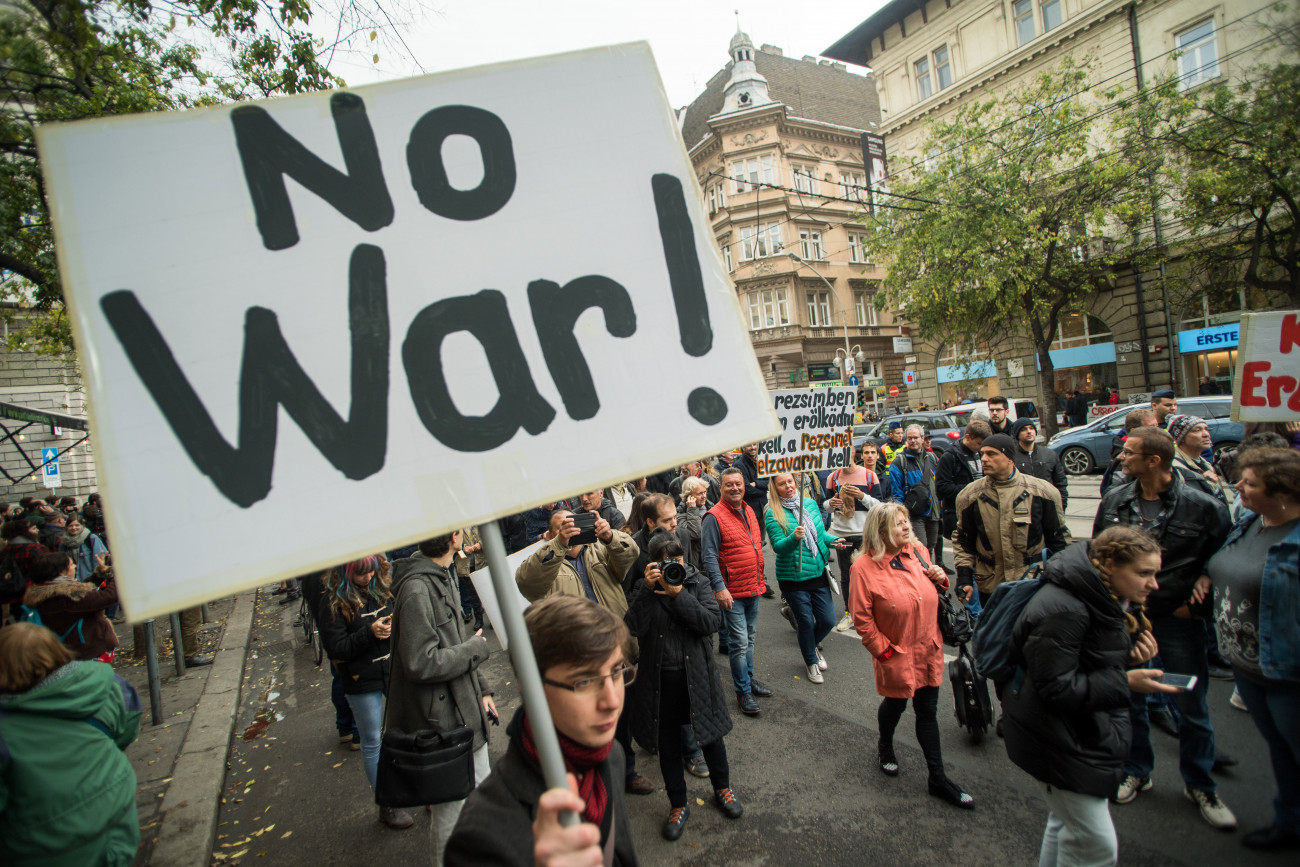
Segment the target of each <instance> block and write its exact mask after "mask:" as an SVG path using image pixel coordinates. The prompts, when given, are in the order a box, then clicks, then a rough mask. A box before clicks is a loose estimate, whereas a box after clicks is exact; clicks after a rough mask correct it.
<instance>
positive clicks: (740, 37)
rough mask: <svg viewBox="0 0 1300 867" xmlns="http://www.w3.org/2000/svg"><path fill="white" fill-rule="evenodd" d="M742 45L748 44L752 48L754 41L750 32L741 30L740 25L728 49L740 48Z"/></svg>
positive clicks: (730, 50) (729, 50)
mask: <svg viewBox="0 0 1300 867" xmlns="http://www.w3.org/2000/svg"><path fill="white" fill-rule="evenodd" d="M742 45H747V46H749V47H750V48H753V47H754V42H753V40H751V39H750V38H749V34H748V33H746V32H745V31H743V30H741V29H740V28H739V27H737V28H736V35H735V36H733V37H731V44H730V45H729V46H727V51H728V52H732V51H735V50H736V49H737V48H740V47H741V46H742Z"/></svg>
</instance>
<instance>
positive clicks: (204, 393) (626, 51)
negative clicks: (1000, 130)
mask: <svg viewBox="0 0 1300 867" xmlns="http://www.w3.org/2000/svg"><path fill="white" fill-rule="evenodd" d="M38 139H39V143H40V150H41V157H42V164H43V167H44V171H45V173H46V183H47V187H48V189H49V191H50V197H51V213H52V214H53V217H54V222H55V228H56V230H57V231H56V235H57V237H58V240H59V247H58V252H59V264H60V270H61V274H62V278H63V286H64V289H65V293H66V296H67V301H68V307H69V311H70V313H71V322H72V328H73V333H74V336H75V338H76V343H77V348H78V350H79V352H80V358H81V361H82V363H83V369H84V372H85V377H86V382H87V386H88V388H89V391H90V397H91V400H90V401H89V408H90V416H91V422H92V425H91V426H92V429H93V430H94V433H95V436H94V440H93V441H94V447H95V457H96V464H97V466H98V470H99V474H100V479H101V482H102V487H103V489H104V490H105V493H106V498H105V499H106V501H107V504H108V506H107V509H106V514H107V517H108V521H109V524H110V529H111V533H112V539H113V558H114V565H115V568H116V569H117V573H118V576H119V579H120V581H121V594H122V598H123V602H124V604H125V605H126V608H127V612H128V613H129V614H130V615H131V616H132V617H133V618H137V619H138V618H140V617H145V616H151V615H155V614H160V613H163V612H166V611H172V610H176V609H178V608H181V607H183V606H185V605H191V604H194V603H196V602H198V601H201V600H204V599H208V598H213V597H216V596H222V595H226V594H229V593H232V592H234V591H237V590H240V589H244V588H248V587H253V586H256V585H258V584H262V583H265V582H267V581H270V580H274V579H276V578H281V577H287V576H293V575H299V574H304V573H307V572H311V571H316V570H319V569H322V568H325V567H328V566H330V565H332V564H336V563H339V562H342V561H346V560H349V559H352V558H355V557H358V556H360V555H364V554H368V553H372V552H375V551H381V550H385V549H390V548H393V547H396V546H398V545H400V544H404V543H410V542H413V541H416V540H419V539H424V538H429V537H431V536H435V535H438V534H441V533H444V532H449V531H450V530H451V529H453V528H455V527H462V526H465V525H467V524H473V523H481V522H484V521H489V520H492V519H495V518H497V517H500V516H504V515H509V514H513V513H517V512H520V511H522V510H524V509H525V508H528V507H530V506H535V505H540V504H543V503H547V502H551V501H554V500H556V499H557V498H558V497H562V496H568V495H572V494H577V493H580V492H584V491H592V490H595V489H596V488H599V487H602V486H603V485H606V484H608V483H610V482H613V481H617V480H621V479H629V478H638V477H640V476H643V475H645V474H646V473H648V472H653V471H658V470H662V469H666V468H668V467H674V466H677V465H679V464H680V463H681V461H682V460H684V459H685V458H687V457H690V456H695V455H699V454H707V453H711V452H712V453H716V452H720V451H723V450H725V449H728V448H731V447H732V446H734V445H735V444H736V443H738V442H746V441H750V442H752V441H757V440H760V439H763V438H765V437H770V436H772V434H773V432H774V431H775V430H776V429H777V427H776V419H775V416H774V415H773V413H772V412H771V410H770V408H769V404H768V401H767V397H766V395H767V392H766V389H765V388H764V383H763V380H762V377H761V374H760V372H759V370H758V366H757V363H756V362H755V360H754V356H753V350H752V347H751V344H750V341H749V339H748V337H747V335H746V333H745V331H744V330H743V326H742V322H741V319H740V315H739V310H738V307H737V303H736V299H735V294H734V291H733V290H732V288H731V284H730V282H729V280H728V279H727V272H726V270H725V268H724V266H723V264H722V262H721V259H720V257H719V255H718V251H717V247H716V245H715V243H714V238H713V233H712V229H711V227H710V225H709V222H708V219H707V217H706V216H705V214H704V210H703V208H702V207H701V203H700V199H699V193H698V188H697V185H696V180H695V171H694V169H693V168H692V166H691V163H690V160H689V158H688V156H687V154H686V151H685V148H684V146H683V144H682V141H681V136H680V132H679V130H678V127H677V124H676V121H675V119H674V115H673V111H672V107H671V106H670V105H669V103H668V100H667V97H666V95H665V94H664V91H663V87H662V84H661V83H660V81H659V78H658V74H657V71H656V70H655V66H654V60H653V58H652V56H651V54H650V49H649V47H648V46H646V45H645V44H642V43H637V44H632V45H624V46H614V47H610V48H603V49H595V50H590V51H580V52H575V53H572V54H566V55H559V56H556V57H550V58H539V59H535V60H528V61H521V62H518V63H510V64H500V65H495V66H486V67H482V68H479V69H470V70H460V71H456V72H450V73H445V74H440V75H434V76H428V77H423V78H416V79H409V80H404V81H395V82H389V83H385V84H378V85H373V86H368V87H361V88H356V89H353V90H348V91H339V92H333V93H316V94H305V95H300V96H294V97H289V98H286V99H276V100H270V101H266V102H253V103H239V104H235V105H223V106H214V107H209V108H203V109H197V110H193V111H188V112H175V113H157V114H142V115H132V116H124V117H114V118H104V119H96V120H88V121H80V122H77V123H71V124H53V125H47V126H43V127H42V128H41V129H40V130H38ZM647 359H654V370H655V377H654V379H655V401H654V405H653V411H651V407H649V406H648V405H647V404H646V401H645V391H644V388H643V387H642V384H643V383H644V382H645V371H646V360H647ZM633 419H635V420H638V421H637V422H636V423H630V421H629V420H633ZM651 420H652V421H653V423H641V421H645V422H649V421H651Z"/></svg>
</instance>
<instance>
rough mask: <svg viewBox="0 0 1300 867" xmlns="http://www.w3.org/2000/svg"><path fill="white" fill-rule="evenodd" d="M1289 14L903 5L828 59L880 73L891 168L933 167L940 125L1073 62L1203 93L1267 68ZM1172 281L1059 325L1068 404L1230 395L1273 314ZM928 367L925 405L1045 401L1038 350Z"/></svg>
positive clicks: (1257, 4) (1114, 3)
mask: <svg viewBox="0 0 1300 867" xmlns="http://www.w3.org/2000/svg"><path fill="white" fill-rule="evenodd" d="M1279 14H1285V13H1278V12H1276V11H1275V10H1274V9H1273V8H1272V7H1271V6H1270V4H1269V3H1267V2H1265V0H1233V2H1226V0H1217V2H1216V0H929V2H927V0H894V2H891V3H888V4H887V5H885V6H884V7H883V8H882V9H880V10H879V11H878V12H877V13H875V14H874V15H872V16H871V17H870V18H868V19H867V20H865V21H864V22H863V23H862V24H860V25H858V26H857V27H856V28H854V29H853V30H852V31H850V32H849V33H847V34H845V35H844V36H843V37H841V38H840V39H839V40H837V41H836V42H835V44H834V45H832V46H831V47H830V48H828V49H827V50H826V51H825V52H824V53H825V55H826V56H828V57H832V58H836V59H838V60H843V61H846V62H849V63H854V64H859V65H863V66H869V67H871V68H872V70H873V72H874V73H875V76H874V80H875V83H876V88H877V96H878V101H879V106H880V109H881V115H882V118H883V120H882V121H881V128H880V132H881V134H882V135H883V136H884V139H885V142H886V146H887V148H888V153H889V158H890V160H891V161H892V162H895V163H897V162H899V161H901V162H902V163H904V164H910V163H912V162H913V161H917V162H923V161H924V155H925V148H926V142H927V139H928V130H929V126H930V124H931V122H933V121H934V120H936V119H939V118H948V117H950V116H951V115H952V114H954V113H955V112H956V111H957V110H958V108H959V107H961V106H962V105H963V104H964V103H966V102H967V101H970V100H975V99H980V100H987V99H989V98H990V97H991V96H995V95H997V94H999V93H1002V92H1006V91H1007V90H1011V89H1014V88H1017V87H1019V86H1022V85H1025V84H1027V83H1028V82H1029V81H1031V80H1032V79H1033V78H1035V77H1036V76H1038V75H1040V74H1041V73H1043V72H1045V71H1048V70H1050V69H1052V68H1054V67H1056V66H1057V65H1058V64H1059V63H1060V62H1061V60H1062V59H1063V58H1064V57H1066V56H1073V57H1074V58H1076V59H1082V58H1084V57H1087V58H1090V59H1091V60H1092V62H1093V72H1094V76H1095V81H1097V82H1098V83H1104V84H1105V85H1106V86H1114V85H1118V84H1123V85H1126V86H1128V87H1130V88H1131V87H1134V86H1135V85H1138V84H1140V83H1143V82H1145V81H1149V80H1151V79H1153V78H1155V77H1158V76H1165V75H1169V74H1171V73H1173V74H1177V75H1178V76H1179V77H1180V79H1181V86H1183V87H1184V88H1190V87H1196V86H1197V85H1200V84H1202V83H1205V82H1210V81H1218V80H1223V79H1224V78H1230V77H1232V76H1234V75H1235V74H1237V73H1239V72H1240V71H1241V70H1242V69H1244V68H1246V67H1249V66H1251V65H1252V64H1254V63H1257V62H1259V60H1260V58H1261V55H1260V49H1261V47H1262V46H1263V45H1265V44H1266V43H1267V42H1268V41H1269V40H1270V39H1271V36H1270V34H1274V33H1276V28H1275V27H1271V26H1270V25H1271V24H1272V23H1273V22H1274V16H1275V15H1279ZM1139 76H1141V77H1140V78H1139ZM1166 240H1167V241H1169V240H1173V241H1175V242H1176V240H1177V239H1176V238H1174V239H1171V238H1169V237H1167V238H1166ZM1173 246H1176V243H1175V244H1174V245H1173ZM1167 279H1168V275H1167V274H1166V272H1165V271H1164V270H1163V269H1155V270H1152V271H1146V272H1141V273H1135V272H1129V273H1120V274H1118V275H1117V279H1116V282H1115V285H1114V286H1113V287H1112V288H1111V289H1110V290H1109V291H1102V292H1100V293H1098V294H1097V295H1096V297H1095V298H1094V299H1093V301H1092V302H1091V304H1090V305H1089V307H1088V309H1087V310H1084V311H1078V312H1074V313H1071V314H1069V315H1067V316H1065V317H1063V318H1062V319H1061V320H1060V322H1059V334H1058V337H1057V340H1056V343H1055V345H1054V347H1053V349H1052V352H1051V357H1052V363H1053V365H1054V367H1055V368H1056V381H1055V388H1056V393H1057V394H1058V395H1063V394H1064V393H1065V392H1066V391H1068V390H1070V389H1073V388H1078V389H1079V390H1080V391H1082V392H1085V393H1089V394H1093V395H1098V394H1100V392H1101V390H1102V389H1103V388H1105V387H1106V386H1116V387H1118V389H1119V392H1120V395H1121V398H1122V399H1123V398H1133V399H1135V400H1141V399H1143V396H1144V395H1145V394H1146V393H1148V392H1150V391H1152V390H1154V389H1157V388H1169V387H1173V388H1175V389H1176V390H1177V391H1178V392H1179V393H1180V394H1195V393H1197V388H1198V381H1199V379H1200V377H1202V376H1207V377H1210V378H1211V380H1212V381H1213V382H1215V384H1216V386H1217V387H1218V388H1219V389H1220V390H1221V391H1222V392H1223V393H1225V394H1226V393H1228V392H1229V390H1230V387H1231V381H1232V373H1233V371H1234V369H1235V363H1236V359H1235V350H1234V347H1235V346H1236V326H1235V323H1236V322H1237V321H1239V320H1240V317H1241V313H1242V311H1243V310H1252V309H1258V308H1259V306H1260V305H1261V304H1263V303H1265V302H1263V299H1261V298H1260V297H1258V295H1252V294H1251V293H1248V292H1246V291H1245V290H1242V291H1239V292H1236V293H1228V295H1229V296H1235V297H1234V298H1232V300H1229V301H1227V302H1224V301H1223V300H1219V301H1217V302H1214V303H1213V304H1212V303H1211V302H1210V300H1209V298H1193V299H1178V298H1172V297H1170V294H1169V291H1168V283H1167ZM1218 294H1219V296H1220V298H1221V297H1222V295H1223V293H1218ZM917 356H918V365H917V378H918V390H919V393H920V395H921V399H923V400H928V401H931V402H936V401H943V400H961V399H963V398H965V397H968V396H977V397H986V396H990V395H993V394H999V393H1000V394H1005V395H1010V396H1017V397H1028V398H1030V399H1035V398H1036V396H1037V393H1038V390H1037V373H1038V371H1037V366H1038V365H1037V360H1036V358H1035V355H1034V353H1033V351H1032V347H1031V346H1030V345H1029V344H1028V343H1027V342H1026V341H1021V340H1010V341H1007V342H1006V343H1004V344H1002V345H1000V346H998V347H988V346H965V347H963V346H944V345H936V344H934V343H920V342H918V345H917Z"/></svg>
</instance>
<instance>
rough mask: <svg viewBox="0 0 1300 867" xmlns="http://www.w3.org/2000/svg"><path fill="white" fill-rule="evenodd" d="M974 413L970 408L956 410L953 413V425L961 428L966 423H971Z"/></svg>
mask: <svg viewBox="0 0 1300 867" xmlns="http://www.w3.org/2000/svg"><path fill="white" fill-rule="evenodd" d="M972 415H974V413H973V412H972V411H971V410H969V409H965V410H954V411H953V413H952V426H953V427H959V428H964V427H966V425H968V424H970V419H971V416H972Z"/></svg>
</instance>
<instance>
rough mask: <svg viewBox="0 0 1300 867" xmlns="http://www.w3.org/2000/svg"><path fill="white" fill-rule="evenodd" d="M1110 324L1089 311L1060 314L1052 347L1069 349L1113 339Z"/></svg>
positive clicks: (1107, 341) (1108, 341)
mask: <svg viewBox="0 0 1300 867" xmlns="http://www.w3.org/2000/svg"><path fill="white" fill-rule="evenodd" d="M1113 339H1114V338H1113V336H1112V335H1111V332H1110V326H1109V325H1107V324H1106V322H1105V321H1104V320H1103V319H1101V318H1100V317H1098V316H1093V315H1092V314H1091V313H1071V314H1069V315H1067V316H1062V317H1061V320H1060V322H1059V323H1058V324H1057V326H1056V340H1054V341H1052V347H1051V348H1052V349H1071V348H1073V347H1075V346H1093V345H1094V344H1097V343H1110V342H1111V341H1112V340H1113Z"/></svg>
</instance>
